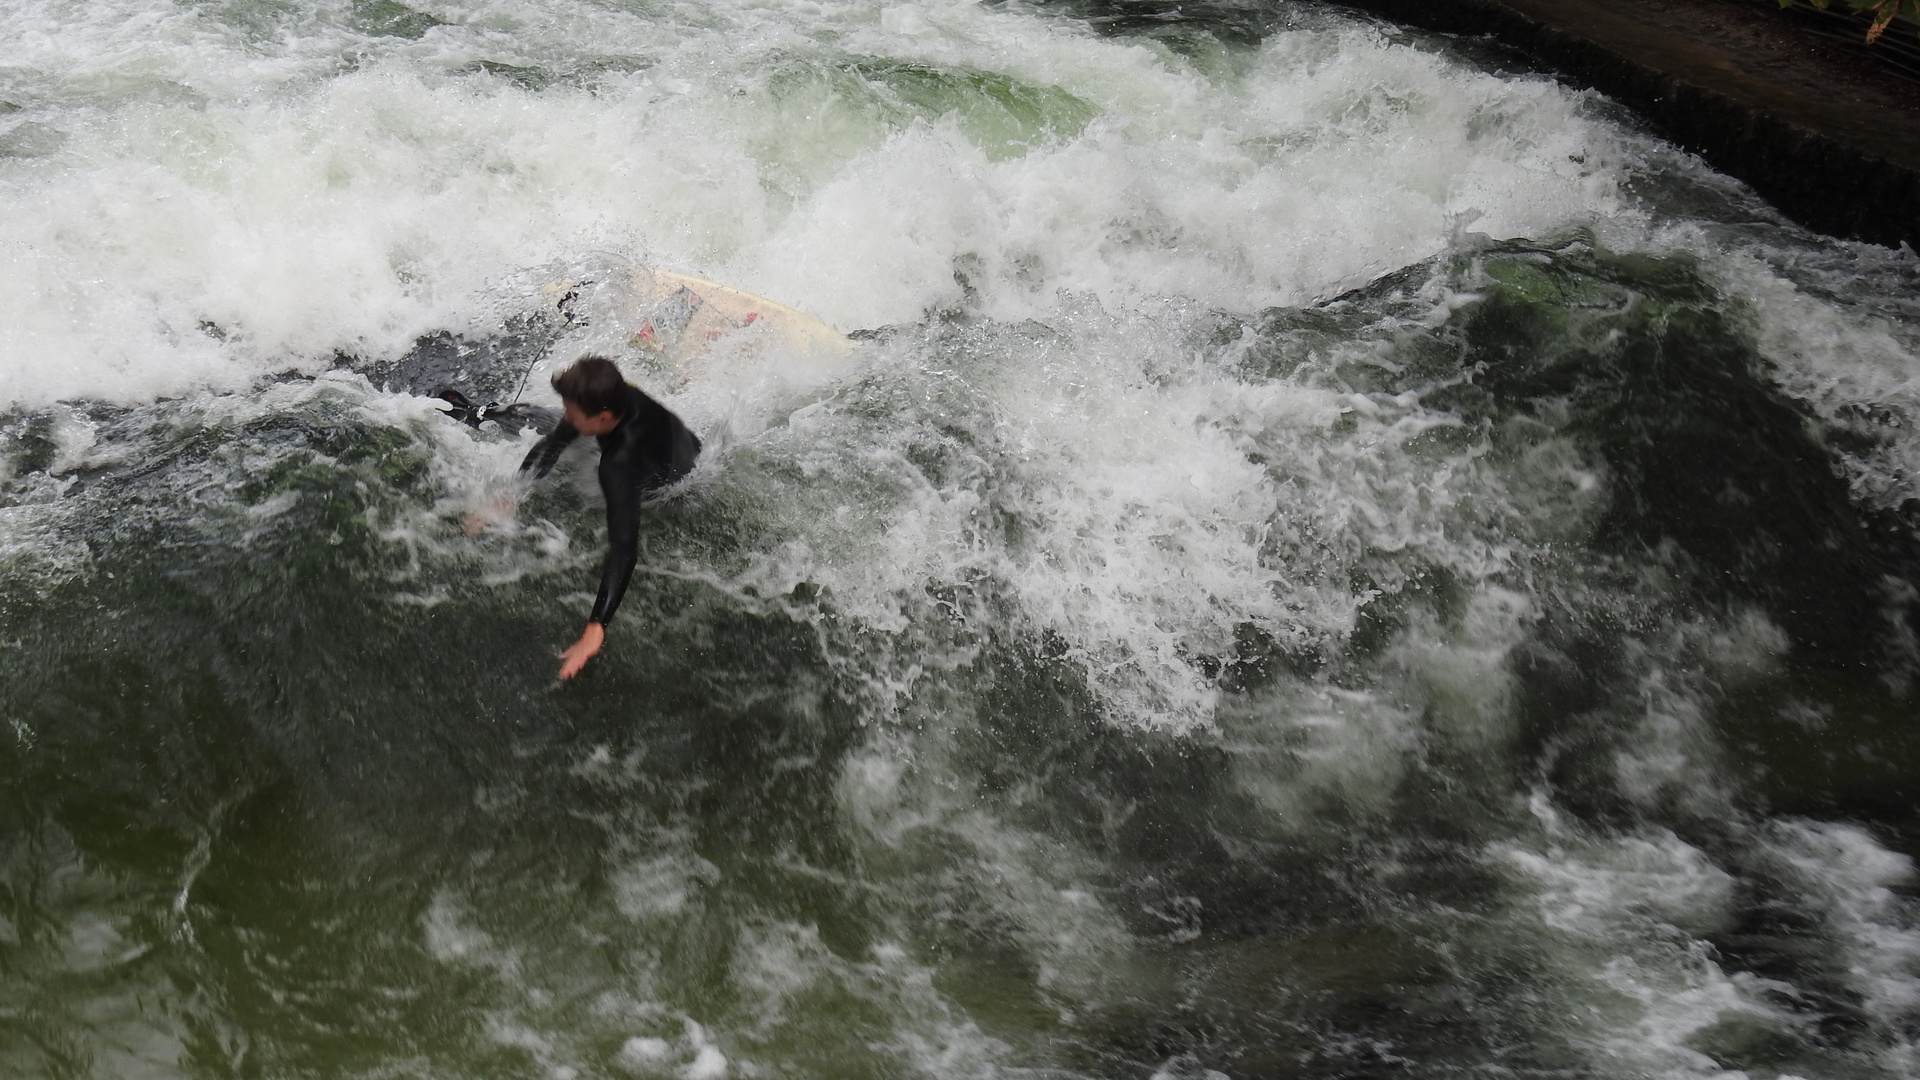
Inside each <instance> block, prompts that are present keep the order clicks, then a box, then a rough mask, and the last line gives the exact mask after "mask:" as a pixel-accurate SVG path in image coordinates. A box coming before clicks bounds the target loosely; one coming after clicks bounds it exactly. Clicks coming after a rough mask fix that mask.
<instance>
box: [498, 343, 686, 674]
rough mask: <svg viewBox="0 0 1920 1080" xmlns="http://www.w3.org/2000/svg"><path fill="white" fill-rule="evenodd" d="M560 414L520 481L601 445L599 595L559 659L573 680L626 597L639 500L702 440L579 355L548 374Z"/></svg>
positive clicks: (608, 369)
mask: <svg viewBox="0 0 1920 1080" xmlns="http://www.w3.org/2000/svg"><path fill="white" fill-rule="evenodd" d="M553 388H554V389H555V390H557V391H559V393H560V401H561V404H562V405H563V406H564V407H565V411H564V413H563V415H562V417H561V420H560V422H559V423H558V424H556V425H555V426H554V429H553V430H552V431H551V432H549V433H548V434H547V436H546V437H545V438H543V439H541V440H540V441H539V442H537V443H535V444H534V446H533V449H532V450H530V451H528V453H527V456H526V459H525V460H524V461H522V462H521V463H520V472H519V477H520V479H521V480H522V481H523V482H531V481H533V480H538V479H540V478H541V477H543V476H545V475H547V473H548V472H549V471H551V470H552V469H553V464H554V462H556V461H558V460H559V459H560V452H561V451H563V450H565V449H566V448H567V447H568V446H569V445H570V444H572V442H573V441H574V440H575V439H577V438H579V437H580V436H582V435H592V436H594V437H596V438H597V439H599V441H600V492H601V494H603V495H605V496H606V499H607V561H606V563H605V565H604V566H603V567H602V568H601V571H600V595H599V597H598V598H597V599H595V600H594V602H593V614H592V615H591V616H589V618H588V620H587V628H586V630H585V631H584V632H582V633H581V635H580V640H579V641H576V642H574V643H573V645H572V646H570V647H569V648H568V649H567V650H566V651H565V652H563V653H561V654H560V661H561V663H560V677H561V678H562V679H571V678H573V677H574V676H575V675H578V674H579V673H580V669H581V668H583V667H586V665H587V661H588V660H591V659H593V657H594V656H595V654H597V653H599V651H600V645H601V643H602V642H604V641H605V640H606V635H607V623H608V621H610V620H611V619H612V618H613V613H614V611H615V609H617V608H618V607H619V606H620V598H621V597H622V596H624V595H626V591H627V583H628V581H630V580H631V579H632V577H633V568H634V565H635V564H636V563H637V562H638V561H639V557H640V499H641V496H642V495H645V494H646V493H648V492H652V491H657V490H659V489H660V488H663V487H666V486H667V485H668V484H671V483H673V482H674V481H676V480H679V479H680V478H681V477H683V476H685V475H687V473H688V472H689V471H691V470H692V469H693V462H694V459H695V458H697V457H698V456H699V455H700V440H699V438H698V437H696V436H695V435H694V434H693V432H691V431H688V430H687V426H686V425H685V424H683V423H681V422H680V418H679V417H677V416H675V415H673V413H671V412H669V411H668V410H667V407H666V406H664V405H662V404H660V403H659V402H658V401H655V400H654V399H653V398H651V397H648V396H647V395H646V394H645V393H643V392H642V391H641V390H640V389H639V388H638V387H636V386H633V385H631V384H629V383H628V382H627V381H626V379H625V378H623V377H622V376H621V374H620V369H619V368H618V367H616V366H614V363H613V361H611V360H609V359H607V358H606V357H604V356H583V357H581V358H580V359H579V360H578V361H576V362H575V363H574V364H573V366H572V367H569V368H567V369H566V370H565V371H561V372H559V373H557V374H556V375H554V377H553ZM512 513H513V504H512V502H511V500H510V499H508V500H503V501H502V502H500V503H497V504H495V505H493V506H491V507H489V508H487V510H484V511H480V512H476V513H474V514H472V515H469V516H468V518H467V533H468V534H469V535H471V534H473V533H477V532H479V531H480V530H481V529H483V528H485V527H486V526H487V525H488V524H489V523H490V522H492V521H494V520H497V519H498V518H501V517H505V516H509V515H511V514H512Z"/></svg>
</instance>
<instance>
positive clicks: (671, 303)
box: [546, 268, 854, 367]
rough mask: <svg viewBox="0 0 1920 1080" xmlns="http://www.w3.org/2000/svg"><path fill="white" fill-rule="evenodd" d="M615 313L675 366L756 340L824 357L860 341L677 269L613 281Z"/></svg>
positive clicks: (562, 285)
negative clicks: (713, 350)
mask: <svg viewBox="0 0 1920 1080" xmlns="http://www.w3.org/2000/svg"><path fill="white" fill-rule="evenodd" d="M607 284H608V285H611V286H612V288H610V289H608V290H607V300H608V302H609V304H610V309H611V310H610V314H611V315H612V316H613V318H614V319H615V320H617V321H618V323H619V324H620V325H621V326H624V327H630V328H632V330H633V337H632V339H631V340H630V341H629V342H628V343H629V344H630V345H632V346H633V347H634V348H637V349H639V350H641V351H642V352H643V353H645V354H647V355H649V356H651V357H655V358H658V359H660V360H664V361H666V362H667V363H669V364H672V365H674V366H676V367H678V366H683V365H686V364H688V363H691V362H692V361H694V360H696V359H697V358H699V356H700V355H701V354H702V353H703V352H705V351H707V350H708V349H710V348H713V347H714V346H716V345H718V344H720V343H722V342H727V343H729V344H732V343H748V344H749V346H750V344H751V343H752V342H754V341H755V340H758V341H759V342H762V343H764V344H767V345H774V346H778V347H783V348H786V349H790V350H792V351H793V352H794V353H796V354H799V355H802V356H809V357H815V358H819V359H835V358H838V357H842V356H845V355H847V354H848V353H850V352H852V351H853V348H854V343H853V342H852V341H851V340H850V339H848V338H847V336H846V335H845V334H842V333H840V332H839V331H837V330H835V329H834V328H832V327H831V326H828V325H827V324H826V323H823V322H821V321H820V320H819V319H816V318H814V317H813V316H811V315H808V314H807V313H806V312H804V311H798V310H795V309H794V308H790V307H788V306H786V305H785V304H781V303H777V302H775V301H772V300H769V299H767V298H766V297H764V296H755V295H754V294H752V293H749V292H742V291H741V290H739V289H735V288H732V287H731V286H727V285H722V284H720V283H719V282H716V281H707V280H706V279H704V278H697V277H693V276H691V275H689V274H677V273H674V272H673V271H671V270H649V269H644V268H636V269H633V270H631V271H621V272H620V274H619V276H617V277H616V278H614V279H613V280H611V281H608V282H607ZM573 286H574V283H573V282H556V283H554V284H552V285H549V286H547V287H546V291H554V292H566V291H568V290H570V289H571V288H573Z"/></svg>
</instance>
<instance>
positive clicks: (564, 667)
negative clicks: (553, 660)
mask: <svg viewBox="0 0 1920 1080" xmlns="http://www.w3.org/2000/svg"><path fill="white" fill-rule="evenodd" d="M605 640H607V630H606V627H604V626H601V625H600V624H599V623H597V622H590V623H588V624H587V629H586V631H585V632H583V633H582V634H581V635H580V640H579V641H576V642H574V643H573V645H572V646H571V647H570V648H568V649H567V651H566V652H563V653H561V654H560V677H561V678H563V679H571V678H573V677H574V676H575V675H578V674H580V669H581V668H583V667H586V666H587V661H589V660H591V659H593V658H594V657H595V656H596V655H598V654H599V652H600V643H601V642H603V641H605Z"/></svg>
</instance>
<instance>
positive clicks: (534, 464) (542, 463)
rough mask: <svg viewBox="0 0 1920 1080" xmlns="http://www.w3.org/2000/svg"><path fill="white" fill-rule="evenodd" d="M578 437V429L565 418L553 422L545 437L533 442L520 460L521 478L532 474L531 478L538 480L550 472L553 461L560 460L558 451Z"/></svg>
mask: <svg viewBox="0 0 1920 1080" xmlns="http://www.w3.org/2000/svg"><path fill="white" fill-rule="evenodd" d="M579 437H580V431H579V429H577V428H575V427H574V426H573V425H572V424H569V423H567V422H566V421H565V420H562V421H560V422H559V423H558V424H555V425H554V428H553V430H552V431H549V432H547V436H546V438H544V439H541V440H540V441H539V442H537V443H534V444H533V449H531V450H529V451H527V456H526V458H525V460H523V461H521V462H520V476H521V478H522V479H527V478H528V474H532V476H531V479H534V480H538V479H540V478H541V477H543V476H545V475H547V474H548V473H550V472H552V471H553V463H554V462H556V461H559V460H560V452H561V451H562V450H565V449H566V448H567V447H568V445H569V444H571V443H572V442H573V440H575V439H577V438H579Z"/></svg>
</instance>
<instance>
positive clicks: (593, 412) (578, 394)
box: [553, 355, 627, 416]
mask: <svg viewBox="0 0 1920 1080" xmlns="http://www.w3.org/2000/svg"><path fill="white" fill-rule="evenodd" d="M553 388H554V389H555V390H558V391H559V392H560V396H561V398H563V399H564V400H567V401H571V402H573V403H574V404H575V405H578V406H580V411H581V412H583V413H586V414H587V415H588V416H598V415H600V414H601V413H603V412H610V413H612V414H614V415H615V416H625V415H626V414H627V380H626V379H625V378H623V377H622V376H621V374H620V369H619V368H617V367H615V366H614V364H613V361H611V360H609V359H607V358H606V357H604V356H592V355H588V356H583V357H581V358H580V359H578V360H575V361H574V362H573V366H571V367H569V368H567V369H566V370H565V371H558V372H555V373H554V376H553Z"/></svg>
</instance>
